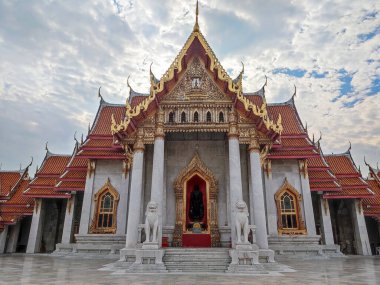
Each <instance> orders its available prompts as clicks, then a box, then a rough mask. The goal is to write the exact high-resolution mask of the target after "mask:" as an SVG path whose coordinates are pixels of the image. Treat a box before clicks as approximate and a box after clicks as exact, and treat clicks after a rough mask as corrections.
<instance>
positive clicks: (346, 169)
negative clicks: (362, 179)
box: [325, 153, 360, 176]
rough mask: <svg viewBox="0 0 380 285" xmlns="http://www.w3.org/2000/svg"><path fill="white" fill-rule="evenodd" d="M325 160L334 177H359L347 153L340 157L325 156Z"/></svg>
mask: <svg viewBox="0 0 380 285" xmlns="http://www.w3.org/2000/svg"><path fill="white" fill-rule="evenodd" d="M325 159H326V161H327V162H328V164H329V165H330V167H331V170H332V171H333V172H334V174H335V175H337V176H339V175H347V174H349V175H356V176H360V174H359V172H358V170H357V169H356V167H355V165H354V163H353V162H352V159H351V157H350V155H349V154H348V153H344V154H341V155H325Z"/></svg>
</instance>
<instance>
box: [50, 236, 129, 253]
mask: <svg viewBox="0 0 380 285" xmlns="http://www.w3.org/2000/svg"><path fill="white" fill-rule="evenodd" d="M75 238H76V241H77V242H76V243H67V244H64V243H58V244H57V245H56V250H55V252H54V254H55V255H67V254H82V255H83V254H84V255H85V254H89V255H101V256H104V255H118V254H119V252H120V250H121V249H122V248H123V247H124V246H125V235H120V236H119V235H103V234H102V235H100V234H88V235H75Z"/></svg>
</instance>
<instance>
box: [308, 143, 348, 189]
mask: <svg viewBox="0 0 380 285" xmlns="http://www.w3.org/2000/svg"><path fill="white" fill-rule="evenodd" d="M316 148H317V151H318V153H319V155H318V156H316V157H310V158H308V159H307V170H308V174H309V182H310V190H311V191H324V192H325V191H341V190H342V187H341V186H340V184H339V182H338V180H337V178H336V176H335V175H334V174H333V173H332V171H331V169H330V166H329V165H328V164H327V162H326V160H325V159H324V157H323V153H322V149H321V147H320V144H319V142H318V143H317V144H316Z"/></svg>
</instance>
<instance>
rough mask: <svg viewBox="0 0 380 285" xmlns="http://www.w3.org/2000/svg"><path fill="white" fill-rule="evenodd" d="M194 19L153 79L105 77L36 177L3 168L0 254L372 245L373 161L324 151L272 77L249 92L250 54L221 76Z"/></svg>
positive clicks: (245, 257) (236, 264)
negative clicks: (122, 90)
mask: <svg viewBox="0 0 380 285" xmlns="http://www.w3.org/2000/svg"><path fill="white" fill-rule="evenodd" d="M196 18H197V19H196V21H195V25H194V28H193V30H192V32H191V34H190V36H189V37H188V39H187V41H186V42H185V44H184V46H183V48H182V49H181V50H180V52H179V54H178V55H177V56H176V57H175V59H174V60H173V63H172V64H171V65H170V67H169V68H168V70H167V72H166V73H165V74H164V75H162V77H161V78H160V79H158V78H157V77H156V76H155V75H154V74H153V73H152V71H151V72H150V78H149V79H147V80H150V90H149V92H147V93H146V94H141V93H137V92H135V91H134V90H133V89H132V87H131V88H130V95H129V98H128V99H127V102H126V104H125V103H121V104H111V103H108V102H106V101H105V100H104V99H103V97H102V96H101V94H100V89H99V97H100V103H99V109H98V112H97V114H96V116H95V119H94V121H93V123H92V126H91V127H90V129H89V132H88V135H87V137H85V138H84V139H83V140H82V141H76V143H75V146H74V149H73V151H72V153H71V154H65V155H62V154H54V153H52V152H51V151H50V150H49V149H48V147H46V155H45V158H44V160H43V162H42V163H41V165H40V167H39V168H38V169H37V171H36V173H35V175H34V178H31V177H30V176H29V172H30V170H29V168H30V167H29V166H28V167H27V168H25V169H21V170H18V171H6V170H2V171H0V231H1V233H0V253H13V252H26V253H27V254H29V253H40V252H48V253H53V254H57V255H66V254H73V255H75V254H77V255H91V254H94V255H112V256H119V259H120V261H119V262H118V264H119V266H124V267H125V268H129V269H128V270H131V271H138V272H141V271H158V272H166V271H186V270H190V269H191V270H202V269H204V270H207V271H228V272H241V271H250V270H254V271H257V270H270V268H271V266H276V264H277V263H276V257H277V256H283V257H286V256H293V257H294V256H305V255H306V256H326V257H328V256H342V255H343V254H357V255H372V254H376V250H379V247H380V237H379V230H380V226H379V219H380V180H379V177H380V173H379V170H378V169H375V168H373V167H371V166H369V165H368V166H369V169H370V175H369V176H368V178H366V179H365V178H362V175H361V173H360V171H359V169H358V168H357V167H356V165H355V162H354V161H353V159H352V157H351V153H350V150H351V147H350V148H349V149H348V150H347V151H344V152H342V153H341V154H334V155H325V154H324V153H323V151H322V147H321V140H314V139H310V137H309V136H308V132H307V128H306V127H305V126H304V125H303V124H302V122H301V119H300V117H299V114H298V112H297V108H296V105H295V101H294V96H295V92H294V94H293V95H289V98H290V99H289V100H288V101H286V102H280V103H267V101H266V97H265V92H266V85H267V82H265V83H264V84H263V86H262V87H261V88H258V90H257V91H254V92H247V91H245V90H244V92H243V80H242V79H243V73H244V67H243V68H242V70H241V73H240V74H239V75H238V76H237V77H236V78H231V77H230V76H229V75H228V73H227V72H226V71H225V69H224V68H223V67H222V65H221V64H220V62H219V60H218V58H217V57H216V55H215V54H214V52H213V50H212V49H211V47H210V46H209V44H208V43H207V41H206V39H205V37H204V35H203V34H202V33H201V31H200V28H199V24H198V9H197V13H196ZM326 135H328V134H326ZM197 254H198V256H197ZM186 258H188V263H186ZM194 258H198V261H199V262H198V263H191V261H192V260H194ZM208 258H213V261H210V260H208ZM182 262H184V263H182ZM202 262H203V263H202ZM206 265H210V266H206ZM197 266H198V267H197ZM205 267H206V269H205Z"/></svg>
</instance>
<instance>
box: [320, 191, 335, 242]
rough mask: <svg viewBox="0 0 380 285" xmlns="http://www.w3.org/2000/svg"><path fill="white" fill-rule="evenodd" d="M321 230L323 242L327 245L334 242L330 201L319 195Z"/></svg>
mask: <svg viewBox="0 0 380 285" xmlns="http://www.w3.org/2000/svg"><path fill="white" fill-rule="evenodd" d="M318 204H319V212H320V222H321V231H322V233H321V234H322V236H323V242H324V244H326V245H332V244H334V235H333V231H332V225H331V216H330V205H329V203H328V201H324V200H323V198H322V196H320V197H318Z"/></svg>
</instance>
